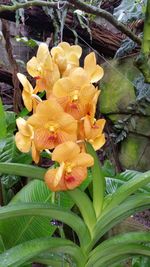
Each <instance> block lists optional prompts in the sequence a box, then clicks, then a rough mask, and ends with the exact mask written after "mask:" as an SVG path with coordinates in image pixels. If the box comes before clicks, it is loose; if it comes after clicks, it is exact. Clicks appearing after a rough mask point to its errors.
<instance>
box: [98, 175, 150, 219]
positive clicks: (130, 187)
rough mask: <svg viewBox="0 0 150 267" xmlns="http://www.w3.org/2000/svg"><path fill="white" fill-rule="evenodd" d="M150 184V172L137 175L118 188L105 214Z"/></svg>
mask: <svg viewBox="0 0 150 267" xmlns="http://www.w3.org/2000/svg"><path fill="white" fill-rule="evenodd" d="M148 183H150V171H147V172H145V173H143V174H141V173H140V174H139V173H137V174H136V175H135V176H134V177H133V178H132V179H131V180H130V181H128V183H125V184H123V185H122V186H120V187H119V188H118V190H117V191H116V192H115V193H114V194H113V195H112V199H111V201H110V202H109V204H108V206H107V207H105V210H104V212H103V214H105V213H106V212H108V210H110V209H112V208H114V207H116V206H118V205H119V204H120V203H121V202H123V201H124V200H125V199H127V197H128V196H129V195H131V194H133V193H134V192H136V191H137V190H138V189H139V188H140V187H142V186H144V185H146V184H148Z"/></svg>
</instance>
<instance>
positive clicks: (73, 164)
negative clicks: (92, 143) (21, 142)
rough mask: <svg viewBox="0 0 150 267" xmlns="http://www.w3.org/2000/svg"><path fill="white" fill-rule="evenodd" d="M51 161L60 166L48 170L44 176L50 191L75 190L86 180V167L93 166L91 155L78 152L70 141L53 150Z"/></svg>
mask: <svg viewBox="0 0 150 267" xmlns="http://www.w3.org/2000/svg"><path fill="white" fill-rule="evenodd" d="M52 160H54V161H57V162H58V163H59V164H60V167H58V168H56V169H50V170H48V171H47V172H46V174H45V182H46V184H47V186H48V187H49V188H50V189H51V190H52V191H66V190H72V189H74V188H76V187H77V186H79V185H80V184H81V183H82V182H83V181H84V180H85V179H86V177H87V167H90V166H92V165H93V164H94V160H93V157H92V156H91V155H89V154H87V153H84V152H83V153H82V152H80V147H79V146H78V145H77V144H76V143H74V142H70V141H68V142H65V143H63V144H60V145H58V146H57V147H56V148H55V150H54V151H53V153H52Z"/></svg>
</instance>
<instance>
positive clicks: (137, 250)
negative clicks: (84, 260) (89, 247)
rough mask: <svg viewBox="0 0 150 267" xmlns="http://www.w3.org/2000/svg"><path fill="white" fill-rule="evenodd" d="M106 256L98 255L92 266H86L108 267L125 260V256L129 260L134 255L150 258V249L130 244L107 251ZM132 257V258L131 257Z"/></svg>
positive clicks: (87, 266) (88, 266)
mask: <svg viewBox="0 0 150 267" xmlns="http://www.w3.org/2000/svg"><path fill="white" fill-rule="evenodd" d="M103 255H104V256H101V254H99V255H97V257H95V258H94V260H93V261H92V265H88V264H87V265H86V267H90V266H94V267H99V266H103V267H108V266H110V265H111V264H112V263H117V262H118V257H120V258H119V261H121V260H122V259H124V256H127V257H128V258H129V257H131V256H132V255H133V256H135V255H145V256H150V249H149V247H147V246H144V245H139V244H134V243H131V244H130V243H129V244H119V246H117V247H116V246H114V247H111V250H110V249H109V251H107V252H106V251H105V254H103ZM129 255H130V256H129Z"/></svg>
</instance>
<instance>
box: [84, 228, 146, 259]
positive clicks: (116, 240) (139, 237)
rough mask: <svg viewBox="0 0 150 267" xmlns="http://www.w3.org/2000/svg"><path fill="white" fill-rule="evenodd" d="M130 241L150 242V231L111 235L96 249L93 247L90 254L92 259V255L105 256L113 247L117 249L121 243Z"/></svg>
mask: <svg viewBox="0 0 150 267" xmlns="http://www.w3.org/2000/svg"><path fill="white" fill-rule="evenodd" d="M130 243H135V244H137V243H139V244H140V243H150V233H148V232H130V233H125V234H119V235H117V236H114V237H111V238H109V239H108V240H105V241H103V242H102V243H101V244H100V245H98V246H97V247H96V248H95V249H93V250H92V251H91V253H90V255H89V257H90V260H92V257H96V255H97V256H104V255H105V254H106V253H107V250H108V251H109V250H110V251H111V248H115V247H116V249H117V247H118V246H120V244H130Z"/></svg>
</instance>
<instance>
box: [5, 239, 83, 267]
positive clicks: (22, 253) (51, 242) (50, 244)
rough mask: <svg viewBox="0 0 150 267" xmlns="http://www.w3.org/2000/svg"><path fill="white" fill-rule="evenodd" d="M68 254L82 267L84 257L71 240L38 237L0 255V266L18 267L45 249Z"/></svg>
mask: <svg viewBox="0 0 150 267" xmlns="http://www.w3.org/2000/svg"><path fill="white" fill-rule="evenodd" d="M48 250H49V251H52V252H54V253H60V252H61V253H65V254H68V255H70V256H71V257H72V258H73V260H74V261H75V262H76V264H77V266H79V267H83V264H84V263H85V257H84V255H83V254H82V251H81V250H80V248H79V247H78V246H76V245H75V244H74V243H73V242H71V241H69V240H65V239H59V238H39V239H34V240H31V241H27V242H25V243H22V244H20V245H18V246H16V247H13V248H11V249H9V250H7V251H6V252H4V253H2V254H1V255H0V266H1V267H8V266H10V267H13V266H15V267H18V266H20V265H21V264H23V263H25V262H27V261H28V260H30V259H32V258H33V257H36V256H38V255H39V254H40V253H42V252H45V251H48Z"/></svg>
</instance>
